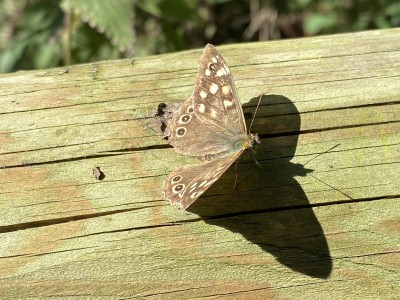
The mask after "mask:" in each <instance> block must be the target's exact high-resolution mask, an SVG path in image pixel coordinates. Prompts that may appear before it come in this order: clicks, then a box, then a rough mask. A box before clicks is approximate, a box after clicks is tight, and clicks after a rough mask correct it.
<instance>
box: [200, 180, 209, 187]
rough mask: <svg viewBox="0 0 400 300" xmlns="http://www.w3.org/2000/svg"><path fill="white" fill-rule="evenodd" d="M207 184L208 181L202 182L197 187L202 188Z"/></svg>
mask: <svg viewBox="0 0 400 300" xmlns="http://www.w3.org/2000/svg"><path fill="white" fill-rule="evenodd" d="M207 182H208V180H204V181H203V182H202V183H200V184H199V187H202V186H203V185H205V184H206V183H207Z"/></svg>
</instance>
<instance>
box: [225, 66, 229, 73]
mask: <svg viewBox="0 0 400 300" xmlns="http://www.w3.org/2000/svg"><path fill="white" fill-rule="evenodd" d="M224 69H225V73H226V74H229V73H230V72H229V68H228V66H227V65H224Z"/></svg>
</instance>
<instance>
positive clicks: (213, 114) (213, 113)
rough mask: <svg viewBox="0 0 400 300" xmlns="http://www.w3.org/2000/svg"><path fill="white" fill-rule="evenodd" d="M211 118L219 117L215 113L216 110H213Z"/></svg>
mask: <svg viewBox="0 0 400 300" xmlns="http://www.w3.org/2000/svg"><path fill="white" fill-rule="evenodd" d="M210 112H211V118H214V119H215V118H216V117H217V112H216V111H215V109H214V108H211V111H210Z"/></svg>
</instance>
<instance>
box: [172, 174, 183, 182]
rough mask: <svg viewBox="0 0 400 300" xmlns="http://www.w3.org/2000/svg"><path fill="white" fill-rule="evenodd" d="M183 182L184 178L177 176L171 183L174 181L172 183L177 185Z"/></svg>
mask: <svg viewBox="0 0 400 300" xmlns="http://www.w3.org/2000/svg"><path fill="white" fill-rule="evenodd" d="M181 180H182V176H181V175H177V176H175V177H174V178H172V180H171V181H172V183H177V182H179V181H181Z"/></svg>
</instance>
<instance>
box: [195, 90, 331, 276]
mask: <svg viewBox="0 0 400 300" xmlns="http://www.w3.org/2000/svg"><path fill="white" fill-rule="evenodd" d="M258 101H259V99H258V97H257V98H254V99H252V100H251V101H250V102H249V103H247V105H244V106H243V111H244V112H245V115H246V114H248V113H251V114H253V113H254V110H255V107H256V106H257V103H258ZM300 122H301V120H300V115H299V112H298V110H297V109H296V107H295V106H294V104H293V102H292V101H290V99H288V98H286V97H283V96H280V95H268V96H263V99H262V100H261V104H260V108H259V110H258V112H257V116H256V119H255V121H254V127H253V128H252V132H253V131H254V132H258V133H259V134H260V137H261V138H262V144H260V145H257V147H256V151H257V153H256V155H255V157H256V159H257V161H258V163H259V164H260V167H259V166H257V164H255V163H254V159H253V158H252V157H251V156H250V155H248V153H247V154H244V157H243V158H242V159H241V160H240V161H239V163H238V165H237V166H236V167H235V166H232V167H231V168H230V169H229V170H228V171H227V172H226V173H225V174H224V176H222V178H221V179H220V180H218V181H217V182H216V183H214V185H213V186H212V187H211V188H210V189H209V190H208V191H207V192H206V193H205V194H204V195H203V196H202V197H201V198H200V199H199V200H198V201H196V202H195V203H194V204H193V205H192V206H190V207H189V208H188V211H189V212H192V213H195V214H197V215H199V216H200V217H202V218H204V220H205V222H207V223H209V224H212V225H216V226H220V227H223V228H226V229H228V230H230V231H232V232H235V233H239V234H241V235H242V236H243V237H244V238H245V239H246V240H248V241H249V242H251V243H253V244H256V245H258V246H259V247H260V248H261V249H262V250H263V251H266V252H268V253H270V254H272V255H273V256H274V257H275V258H276V259H277V260H278V261H279V262H280V263H282V264H283V265H285V266H286V267H288V268H290V269H292V270H293V271H296V272H300V273H303V274H306V275H308V276H311V277H315V278H328V277H329V275H330V273H331V271H332V259H331V255H330V252H329V248H328V244H327V241H326V238H325V235H324V232H323V229H322V227H321V224H320V223H319V222H318V219H317V217H316V216H315V214H314V211H313V209H312V208H311V205H310V202H309V201H308V198H307V196H306V194H305V193H304V191H303V189H302V187H301V186H300V184H299V183H298V182H297V181H296V179H295V178H294V177H295V176H307V174H308V173H310V172H312V171H313V170H310V169H307V168H305V167H304V166H303V165H301V164H294V163H292V162H290V160H291V159H292V158H293V156H294V154H295V150H296V146H297V141H298V133H299V130H300ZM235 168H237V173H236V172H235ZM236 174H237V177H238V178H237V182H238V185H237V187H236V189H234V185H235V178H236Z"/></svg>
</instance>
